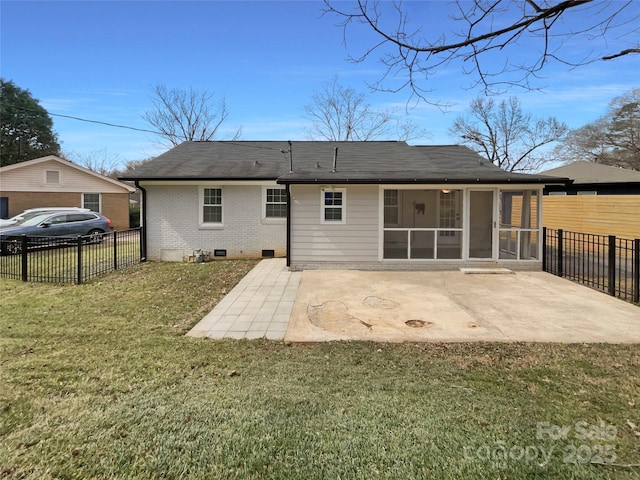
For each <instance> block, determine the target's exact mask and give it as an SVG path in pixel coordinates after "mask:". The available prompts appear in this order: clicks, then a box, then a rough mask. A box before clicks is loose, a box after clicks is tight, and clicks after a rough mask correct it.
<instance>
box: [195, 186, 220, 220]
mask: <svg viewBox="0 0 640 480" xmlns="http://www.w3.org/2000/svg"><path fill="white" fill-rule="evenodd" d="M205 190H220V204H219V205H217V204H207V205H205V203H204V192H205ZM205 206H216V207H217V206H220V222H205V221H204V207H205ZM198 218H199V225H200V226H201V227H213V228H221V227H222V226H223V225H224V189H223V188H222V187H221V186H218V185H207V186H202V187H200V189H199V192H198Z"/></svg>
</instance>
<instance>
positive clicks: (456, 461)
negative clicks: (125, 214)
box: [0, 261, 640, 480]
mask: <svg viewBox="0 0 640 480" xmlns="http://www.w3.org/2000/svg"><path fill="white" fill-rule="evenodd" d="M254 264H255V263H253V262H250V261H224V262H210V263H205V264H162V263H147V264H143V265H139V266H137V267H134V268H133V269H130V270H128V271H118V272H115V273H111V274H108V275H105V276H103V277H100V278H98V279H96V280H94V281H92V282H90V283H87V284H83V285H66V286H60V285H48V284H29V283H22V282H19V281H13V280H0V294H1V298H0V302H1V308H0V478H5V477H6V478H33V479H36V478H37V479H48V478H69V479H71V478H83V479H85V478H122V479H124V478H126V479H130V478H187V477H188V478H202V479H245V478H247V479H263V478H271V479H287V478H291V479H305V480H307V479H338V478H340V479H369V478H388V479H410V478H443V479H463V478H468V479H484V478H486V479H524V478H537V479H601V478H612V479H628V478H631V479H634V478H635V479H637V478H640V467H639V466H638V464H640V415H639V414H638V412H639V409H640V375H639V373H638V372H640V347H639V346H637V345H549V344H487V343H477V344H374V343H365V342H362V343H357V342H356V343H348V342H339V343H326V344H317V345H285V344H283V343H282V342H271V341H266V340H257V341H231V340H229V341H214V340H208V339H194V338H187V337H184V333H185V332H186V331H188V329H189V328H190V327H192V326H193V325H195V323H196V322H197V321H199V320H200V319H201V318H202V317H203V316H204V315H205V314H206V313H207V312H208V311H209V310H210V309H211V308H212V307H213V306H214V305H215V304H216V302H218V301H219V300H220V298H221V297H222V296H223V295H224V293H225V292H226V291H229V290H230V289H231V288H232V286H233V285H234V284H235V283H236V282H237V281H238V280H239V279H240V278H241V277H242V276H243V275H244V274H245V273H246V272H247V271H249V270H250V269H251V268H252V266H253V265H254Z"/></svg>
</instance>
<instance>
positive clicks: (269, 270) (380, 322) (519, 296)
mask: <svg viewBox="0 0 640 480" xmlns="http://www.w3.org/2000/svg"><path fill="white" fill-rule="evenodd" d="M188 335H191V336H207V337H211V338H247V339H251V338H260V337H266V338H269V339H274V340H282V339H284V340H285V341H288V342H321V341H332V340H371V341H380V342H404V341H414V342H430V341H431V342H466V341H504V342H514V341H531V342H563V343H576V342H579V343H582V342H605V343H640V307H637V306H635V305H632V304H629V303H626V302H624V301H622V300H619V299H616V298H613V297H610V296H608V295H606V294H604V293H600V292H597V291H595V290H592V289H589V288H587V287H584V286H581V285H577V284H575V283H572V282H570V281H568V280H565V279H562V278H558V277H555V276H553V275H550V274H547V273H543V272H518V273H511V274H504V273H502V274H500V273H498V274H496V273H493V274H489V273H477V272H475V273H474V274H465V273H462V272H460V271H445V272H437V271H430V272H415V271H412V272H371V271H366V272H365V271H357V270H311V271H304V272H289V271H288V270H287V268H286V266H285V263H284V260H283V259H269V260H263V261H262V262H260V263H259V264H258V266H257V267H256V268H255V269H254V270H252V271H251V272H250V273H249V274H248V275H247V276H246V277H245V278H244V279H243V280H242V281H241V282H240V283H239V284H238V285H237V286H236V288H234V289H233V290H232V291H231V292H230V293H229V294H228V295H227V296H226V297H225V298H224V299H223V300H222V301H221V302H220V303H219V304H218V305H217V306H216V308H215V309H214V310H213V311H212V312H211V313H210V314H209V315H207V316H206V317H205V318H204V319H203V320H202V321H201V322H200V323H199V324H198V325H196V326H195V327H194V328H193V329H192V330H191V331H190V332H189V334H188Z"/></svg>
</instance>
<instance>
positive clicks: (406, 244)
mask: <svg viewBox="0 0 640 480" xmlns="http://www.w3.org/2000/svg"><path fill="white" fill-rule="evenodd" d="M462 193H463V192H462V190H451V189H431V190H396V189H388V190H384V193H383V195H384V232H383V248H384V253H383V257H384V258H385V259H407V260H409V259H460V258H462Z"/></svg>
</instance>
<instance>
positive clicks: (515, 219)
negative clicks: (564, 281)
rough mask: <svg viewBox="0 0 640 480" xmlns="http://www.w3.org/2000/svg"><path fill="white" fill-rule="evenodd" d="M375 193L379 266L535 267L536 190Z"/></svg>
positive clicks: (397, 188) (420, 189) (405, 189)
mask: <svg viewBox="0 0 640 480" xmlns="http://www.w3.org/2000/svg"><path fill="white" fill-rule="evenodd" d="M380 189H381V194H380V199H381V205H380V209H381V212H380V214H381V217H382V218H383V227H382V232H381V249H380V251H381V260H382V261H400V262H402V261H405V262H425V263H428V262H429V261H443V260H446V261H456V260H459V261H468V262H471V261H494V262H497V261H504V262H505V263H509V261H518V262H521V261H525V262H526V261H531V262H539V261H540V258H541V248H542V247H541V242H540V236H541V224H540V214H541V211H540V210H541V209H540V198H541V194H542V190H541V187H539V186H538V185H533V186H524V187H517V188H504V186H495V187H492V186H486V187H482V188H479V187H473V188H470V187H466V186H453V185H446V186H442V187H440V188H434V187H429V188H424V186H415V187H414V186H411V187H409V186H402V187H400V186H395V185H394V186H385V187H381V188H380Z"/></svg>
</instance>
